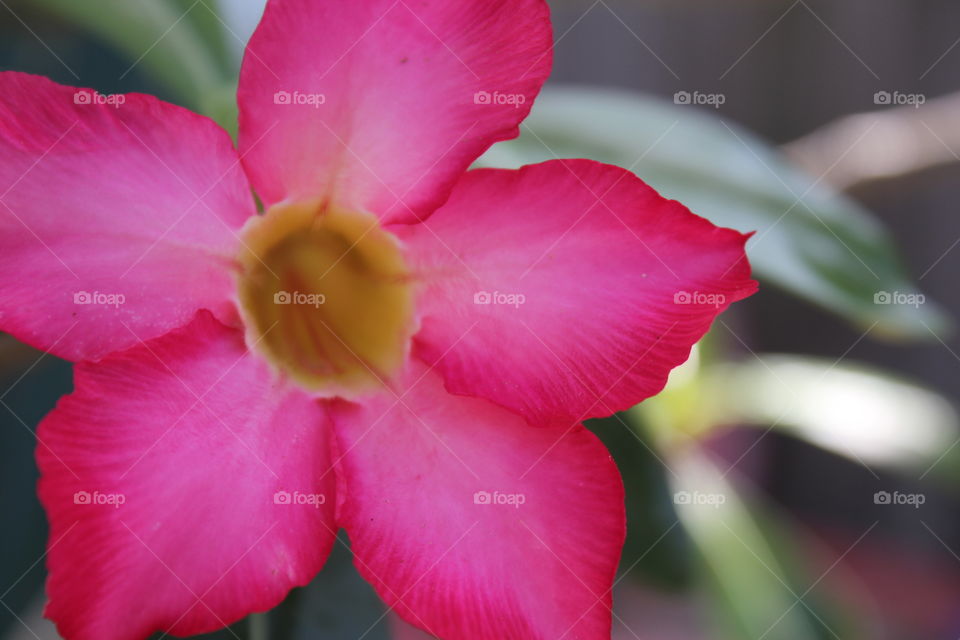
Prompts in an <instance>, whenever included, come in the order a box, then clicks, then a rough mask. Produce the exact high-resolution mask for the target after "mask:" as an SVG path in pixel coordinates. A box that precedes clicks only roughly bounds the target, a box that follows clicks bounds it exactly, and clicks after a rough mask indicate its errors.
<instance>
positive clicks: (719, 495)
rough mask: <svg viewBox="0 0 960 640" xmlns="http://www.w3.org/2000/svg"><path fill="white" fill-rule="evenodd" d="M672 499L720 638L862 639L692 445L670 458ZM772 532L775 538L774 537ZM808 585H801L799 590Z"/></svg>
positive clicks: (769, 528) (768, 527)
mask: <svg viewBox="0 0 960 640" xmlns="http://www.w3.org/2000/svg"><path fill="white" fill-rule="evenodd" d="M670 464H671V468H672V469H673V470H674V472H675V476H674V483H673V488H674V491H675V493H674V502H675V503H676V504H677V514H678V516H679V517H680V520H681V522H682V523H683V526H684V529H685V531H686V532H687V534H688V535H689V536H690V539H691V542H692V544H693V546H694V547H695V548H696V550H697V551H698V552H699V556H700V558H701V560H702V563H703V568H704V573H703V577H704V586H705V588H706V589H707V592H708V594H709V595H710V596H711V601H712V605H713V608H714V610H715V612H716V614H717V616H718V619H719V621H720V623H721V629H720V631H719V632H718V634H717V636H718V637H726V638H730V639H731V640H740V639H742V638H763V639H764V640H827V639H829V638H834V637H842V638H859V637H864V636H862V635H861V634H859V633H853V632H852V629H851V628H850V627H851V625H852V624H853V621H852V620H847V619H846V618H845V619H844V620H838V619H837V615H838V613H839V610H838V608H837V607H831V608H830V610H829V611H825V610H824V607H823V603H822V599H821V598H820V597H819V595H818V594H816V593H814V590H813V589H811V588H810V587H809V585H811V584H814V585H816V584H818V582H816V576H813V577H810V576H804V575H802V572H801V571H799V570H798V569H799V568H798V567H796V566H794V565H793V561H792V560H791V558H792V557H793V556H795V555H796V549H794V548H791V547H790V545H788V544H786V539H780V538H779V537H778V536H779V535H780V534H779V532H777V531H774V529H773V527H772V525H771V523H765V524H762V523H761V522H760V521H759V520H758V518H757V513H756V512H755V509H754V507H752V506H751V502H753V501H747V500H744V499H743V498H742V497H741V495H740V494H739V493H738V492H737V490H736V489H735V488H734V487H733V486H732V485H731V484H730V483H729V482H728V481H727V480H726V479H725V478H724V476H723V474H721V473H720V471H719V469H717V468H716V466H714V464H713V463H712V462H711V461H710V460H709V459H708V458H706V457H705V456H703V455H702V454H701V453H700V452H699V451H697V450H696V449H695V448H691V449H686V450H684V451H683V452H682V453H680V454H678V455H673V456H671V458H670ZM771 533H773V535H771ZM804 585H806V586H804Z"/></svg>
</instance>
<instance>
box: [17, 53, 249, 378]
mask: <svg viewBox="0 0 960 640" xmlns="http://www.w3.org/2000/svg"><path fill="white" fill-rule="evenodd" d="M108 98H109V100H110V101H111V103H110V104H97V102H98V101H101V102H102V101H104V100H106V99H108ZM117 101H122V103H120V104H118V103H117ZM0 158H2V160H0V329H2V330H4V331H8V332H10V333H12V334H14V335H15V336H17V337H18V338H20V339H21V340H24V341H26V342H29V343H30V344H32V345H34V346H37V347H39V348H41V349H44V350H47V351H51V352H52V353H54V354H56V355H58V356H61V357H64V358H67V359H71V360H80V359H96V358H99V357H101V356H104V355H106V354H107V353H110V352H111V351H115V350H117V349H122V348H126V347H129V346H131V345H134V344H136V343H137V342H138V340H139V339H143V340H146V339H150V338H155V337H157V336H160V335H163V334H164V333H166V332H167V331H169V330H170V329H173V328H175V327H179V326H183V325H184V324H186V323H188V322H189V321H190V319H191V318H192V317H193V315H194V313H195V312H196V310H197V309H199V308H207V309H210V310H213V311H214V312H215V313H216V314H217V315H218V317H220V318H223V319H227V318H229V317H230V314H231V313H232V311H231V309H232V305H231V303H230V302H229V298H230V297H231V296H232V294H233V282H232V279H231V275H230V273H229V271H228V270H227V267H228V266H229V264H230V261H231V260H232V259H233V255H234V253H235V246H236V245H237V240H236V230H237V229H239V228H240V226H241V225H242V224H243V223H244V221H245V220H246V219H247V217H248V216H250V215H251V214H252V213H254V208H253V201H252V198H251V197H250V190H249V186H248V184H247V181H246V178H245V177H244V174H243V171H242V168H241V166H240V164H239V161H238V160H237V154H236V151H235V150H234V149H233V147H232V145H231V142H230V138H229V136H228V135H227V134H226V133H225V132H224V131H223V130H222V129H220V128H219V127H217V126H216V125H215V124H213V123H212V122H211V121H210V120H207V119H206V118H204V117H201V116H198V115H196V114H193V113H191V112H189V111H186V110H185V109H182V108H180V107H176V106H174V105H171V104H166V103H164V102H160V101H159V100H156V99H155V98H152V97H149V96H144V95H138V94H129V95H120V96H110V97H106V96H101V95H100V94H96V92H93V91H91V90H89V89H82V90H81V89H74V88H71V87H65V86H62V85H58V84H54V83H53V82H51V81H49V80H47V79H45V78H41V77H37V76H30V75H26V74H22V73H13V72H5V73H0Z"/></svg>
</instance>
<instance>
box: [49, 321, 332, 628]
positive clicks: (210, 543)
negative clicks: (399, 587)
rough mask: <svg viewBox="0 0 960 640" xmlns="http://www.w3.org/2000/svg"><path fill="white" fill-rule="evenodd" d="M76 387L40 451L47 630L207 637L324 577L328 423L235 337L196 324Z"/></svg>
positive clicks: (86, 374)
mask: <svg viewBox="0 0 960 640" xmlns="http://www.w3.org/2000/svg"><path fill="white" fill-rule="evenodd" d="M75 387H76V391H75V392H74V393H73V394H72V395H70V396H67V397H66V398H65V399H63V400H61V402H60V404H59V405H58V406H57V408H56V410H54V411H53V413H51V414H50V415H49V416H48V417H47V418H46V419H45V420H44V421H43V423H41V425H40V429H39V439H40V442H41V444H40V446H39V448H38V451H37V456H38V460H39V465H40V470H41V473H42V479H41V481H40V498H41V500H42V501H43V504H44V507H45V508H46V511H47V515H48V517H49V520H50V542H49V555H48V557H47V564H48V567H49V570H50V578H49V581H48V583H47V594H48V596H49V598H50V601H49V603H48V605H47V610H46V615H47V617H49V618H50V619H52V620H54V621H55V622H56V623H57V626H58V628H59V630H60V632H61V634H62V635H63V636H64V637H65V638H69V639H70V640H87V639H89V640H141V639H142V638H145V637H146V636H147V635H148V634H149V633H151V632H153V631H157V630H164V631H168V632H171V633H175V634H177V635H190V634H195V633H201V632H205V631H210V630H212V629H216V628H218V627H222V626H224V625H226V624H228V623H232V622H234V621H236V620H238V619H239V618H241V617H243V616H244V615H246V614H248V613H250V612H252V611H264V610H266V609H269V608H271V607H273V606H275V605H276V604H277V603H279V602H280V601H281V599H282V598H283V597H284V596H285V595H286V593H287V591H288V590H289V589H290V588H291V587H294V586H298V585H303V584H306V583H307V582H308V581H310V579H311V578H313V576H314V575H315V574H316V573H317V572H318V571H319V570H320V568H321V566H322V565H323V562H324V560H325V559H326V556H327V554H328V553H329V551H330V548H331V546H332V545H333V541H334V525H333V504H334V495H333V491H334V474H333V473H327V471H328V470H329V469H330V461H329V456H328V449H327V440H328V437H329V436H328V433H329V432H328V431H327V429H326V424H325V418H324V416H323V412H322V411H321V409H320V408H319V407H318V406H317V404H316V403H315V402H314V401H313V400H311V399H310V398H308V397H307V396H306V395H304V394H303V393H301V392H299V391H297V390H295V389H292V388H288V387H285V386H282V385H279V384H277V383H276V382H275V381H274V380H273V379H272V377H271V374H270V373H269V372H268V371H267V370H266V368H265V366H264V365H262V364H261V363H260V361H259V360H257V359H256V358H255V357H253V356H251V355H250V354H248V353H247V352H246V349H245V347H244V344H243V336H242V335H241V332H240V331H238V330H235V329H228V328H226V327H225V326H223V325H221V324H219V323H218V322H217V321H216V320H214V319H213V318H212V316H211V315H210V314H209V313H207V312H200V314H198V317H197V319H196V320H195V321H194V322H193V323H191V324H190V325H189V326H188V327H185V328H184V329H180V330H178V331H175V332H173V333H171V334H169V335H167V336H164V337H163V338H160V339H158V340H154V341H152V342H150V343H149V344H148V345H143V346H139V347H136V348H133V349H130V350H128V351H125V352H123V353H117V354H113V355H110V356H108V357H107V358H106V359H104V360H102V361H101V362H99V363H97V364H87V363H81V364H79V365H77V367H76V384H75ZM277 492H286V493H281V494H277ZM320 496H322V497H320ZM284 498H286V499H284ZM121 502H122V503H121Z"/></svg>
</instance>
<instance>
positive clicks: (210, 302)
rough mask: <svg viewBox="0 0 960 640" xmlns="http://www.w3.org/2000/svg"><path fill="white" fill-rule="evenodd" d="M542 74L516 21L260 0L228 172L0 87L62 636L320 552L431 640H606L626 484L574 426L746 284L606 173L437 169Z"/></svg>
mask: <svg viewBox="0 0 960 640" xmlns="http://www.w3.org/2000/svg"><path fill="white" fill-rule="evenodd" d="M550 62H551V31H550V23H549V17H548V11H547V7H546V4H545V3H544V2H543V1H542V0H472V1H470V2H434V1H431V0H417V1H405V0H400V1H399V2H395V1H394V0H368V1H365V2H349V3H347V2H336V3H335V2H330V1H322V0H272V1H271V2H269V3H268V5H267V8H266V14H265V16H264V18H263V22H262V23H261V24H260V27H259V28H258V30H257V32H256V33H255V34H254V36H253V38H252V39H251V41H250V44H249V46H248V48H247V53H246V57H245V60H244V65H243V70H242V73H241V77H240V89H239V94H238V100H239V105H240V133H239V149H234V147H233V146H232V144H231V141H230V138H229V137H228V135H227V134H226V133H225V132H224V131H222V130H221V129H219V128H218V127H217V126H216V125H214V124H213V123H212V122H211V121H209V120H207V119H206V118H203V117H201V116H198V115H195V114H193V113H190V112H189V111H186V110H184V109H182V108H179V107H176V106H173V105H170V104H166V103H163V102H160V101H159V100H156V99H155V98H152V97H149V96H144V95H136V94H131V95H126V96H112V97H105V96H99V95H98V94H94V93H93V92H90V91H89V90H77V89H72V88H69V87H64V86H60V85H57V84H54V83H52V82H50V81H48V80H46V79H43V78H39V77H35V76H29V75H24V74H20V73H3V74H0V152H2V153H0V192H2V194H3V195H2V198H0V204H2V205H3V206H2V207H0V274H3V275H2V277H0V329H3V330H5V331H8V332H10V333H12V334H13V335H15V336H17V337H18V338H20V339H21V340H24V341H25V342H28V343H30V344H32V345H35V346H37V347H39V348H41V349H44V350H46V351H48V352H50V353H52V354H55V355H57V356H60V357H63V358H66V359H69V360H72V361H75V362H76V363H77V365H76V369H75V379H76V384H75V390H74V392H73V393H72V394H71V395H70V396H68V397H66V398H64V399H63V400H62V401H61V402H60V403H59V405H58V406H57V408H56V409H55V410H54V411H53V412H52V413H51V414H50V415H49V416H47V418H46V419H45V420H44V421H43V423H42V424H41V426H40V428H39V440H40V445H39V448H38V458H39V465H40V468H41V471H42V480H41V482H40V496H41V499H42V501H43V503H44V506H45V508H46V510H47V513H48V515H49V519H50V524H51V532H50V543H49V555H48V565H49V569H50V578H49V583H48V585H47V589H48V595H49V598H50V602H49V605H48V607H47V615H48V616H49V617H50V618H52V619H53V620H55V621H56V622H57V625H58V626H59V629H60V631H61V633H62V634H63V635H64V636H65V637H66V638H68V639H69V640H85V639H95V640H124V639H138V638H143V637H145V636H147V635H148V634H149V633H151V632H152V631H155V630H165V631H169V632H171V633H175V634H177V635H184V634H194V633H200V632H204V631H209V630H212V629H216V628H218V627H221V626H223V625H226V624H228V623H231V622H233V621H235V620H238V619H239V618H241V617H243V616H245V615H246V614H248V613H250V612H252V611H263V610H267V609H269V608H271V607H273V606H274V605H276V604H277V603H279V602H280V601H281V600H282V599H283V598H284V596H285V595H286V593H287V592H288V591H289V590H290V589H291V588H292V587H294V586H297V585H304V584H306V583H308V582H309V581H310V580H311V579H312V578H313V577H314V576H315V575H316V574H317V572H318V571H319V570H320V569H321V567H322V565H323V563H324V560H325V558H326V557H327V554H328V552H329V551H330V549H331V547H332V545H333V544H334V542H335V538H334V534H335V532H336V531H337V530H338V528H341V527H342V528H344V529H345V530H346V531H347V533H348V534H349V537H350V540H351V544H352V550H353V552H354V553H355V555H356V565H357V568H358V569H359V570H360V572H361V573H362V574H363V575H364V576H365V577H366V578H367V579H368V580H369V581H370V582H371V583H372V584H373V586H374V587H375V588H376V590H377V591H378V593H379V594H380V595H381V596H382V597H383V599H384V600H385V601H386V602H387V603H388V604H389V605H390V606H391V607H393V608H395V610H396V611H397V612H398V613H399V615H400V616H402V617H403V618H404V619H405V620H407V621H409V622H411V623H412V624H414V625H417V626H419V627H421V628H423V629H425V630H427V631H429V632H430V633H432V634H435V635H437V636H439V637H442V638H448V639H451V638H470V639H476V638H497V639H504V638H519V639H524V640H527V639H531V638H543V639H550V640H555V639H556V638H570V639H575V638H589V639H592V638H605V637H609V634H610V621H611V615H610V606H611V597H610V589H611V583H612V580H613V577H614V572H615V569H616V565H617V560H618V557H619V551H620V547H621V544H622V541H623V536H624V508H623V490H622V485H621V482H620V479H619V475H618V473H617V470H616V468H615V466H614V464H613V462H612V461H611V459H610V456H609V455H608V453H607V452H606V450H605V449H604V447H603V446H602V445H601V444H600V442H599V441H598V440H597V438H596V437H594V436H593V435H592V434H591V433H590V432H589V431H587V430H586V429H585V428H584V427H583V426H581V424H580V423H581V421H583V420H584V419H586V418H590V417H594V416H603V415H609V414H610V413H612V412H614V411H619V410H622V409H626V408H628V407H630V406H632V405H634V404H636V403H637V402H639V401H641V400H643V399H644V398H646V397H648V396H650V395H652V394H655V393H657V392H658V391H659V390H660V389H661V388H662V387H663V385H664V383H665V380H666V377H667V374H668V372H669V371H670V369H671V368H672V367H675V366H676V365H678V364H680V363H681V362H683V361H684V360H685V359H686V358H687V356H688V354H689V350H690V347H691V345H692V344H693V343H694V342H696V341H697V340H698V339H699V338H700V337H701V336H702V335H703V334H704V333H705V332H706V331H707V329H708V327H709V326H710V323H711V322H712V321H713V319H714V317H716V315H717V314H718V313H719V312H721V311H722V310H723V309H725V308H726V307H727V306H728V305H729V304H730V303H732V302H734V301H736V300H738V299H740V298H743V297H745V296H747V295H749V294H750V293H752V292H753V291H754V289H755V283H754V282H753V281H751V280H750V279H749V266H748V264H747V260H746V258H745V256H744V253H743V243H744V236H742V235H741V234H739V233H737V232H735V231H731V230H727V229H719V228H716V227H714V226H713V225H711V224H710V223H709V222H707V221H706V220H704V219H702V218H699V217H696V216H694V215H693V214H691V213H690V212H689V211H687V209H685V208H684V207H683V206H682V205H680V204H678V203H676V202H672V201H668V200H665V199H663V198H661V197H660V196H659V195H658V194H657V193H655V192H654V191H653V190H652V189H651V188H650V187H648V186H646V185H645V184H643V183H642V182H641V181H640V180H638V179H637V178H636V177H634V176H633V175H632V174H631V173H629V172H627V171H625V170H623V169H619V168H616V167H611V166H606V165H602V164H599V163H596V162H591V161H586V160H558V161H554V162H547V163H544V164H540V165H536V166H529V167H525V168H523V169H521V170H519V171H506V170H477V171H467V168H468V166H469V165H470V164H471V163H472V162H473V161H474V160H475V159H476V158H477V157H478V156H479V155H480V154H481V153H482V152H483V151H484V150H485V149H486V148H487V147H489V146H490V145H491V144H492V143H494V142H496V141H498V140H503V139H506V138H511V137H513V136H515V135H517V133H518V125H519V123H520V121H521V120H522V119H523V118H524V117H525V116H526V115H527V113H528V111H529V108H530V106H531V104H532V103H533V100H534V97H535V96H536V94H537V92H538V91H539V89H540V86H541V85H542V83H543V81H544V79H545V78H546V77H547V74H548V71H549V68H550ZM251 188H252V189H253V190H255V191H256V193H257V194H258V196H259V197H260V199H261V200H262V202H263V205H264V210H265V214H264V215H257V212H256V208H255V204H254V199H253V198H252V197H251Z"/></svg>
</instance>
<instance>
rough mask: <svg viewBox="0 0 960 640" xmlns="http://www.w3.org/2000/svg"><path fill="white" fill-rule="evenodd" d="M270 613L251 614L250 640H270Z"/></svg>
mask: <svg viewBox="0 0 960 640" xmlns="http://www.w3.org/2000/svg"><path fill="white" fill-rule="evenodd" d="M269 615H270V614H269V613H267V612H265V613H253V614H250V617H249V620H250V640H269V638H270V618H269Z"/></svg>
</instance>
